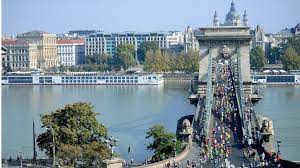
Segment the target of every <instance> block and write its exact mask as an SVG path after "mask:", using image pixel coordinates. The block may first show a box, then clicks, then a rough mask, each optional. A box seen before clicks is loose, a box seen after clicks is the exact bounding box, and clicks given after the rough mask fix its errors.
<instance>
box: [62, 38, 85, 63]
mask: <svg viewBox="0 0 300 168" xmlns="http://www.w3.org/2000/svg"><path fill="white" fill-rule="evenodd" d="M57 55H58V58H59V61H60V64H61V65H63V66H73V65H78V64H83V62H84V39H61V40H57Z"/></svg>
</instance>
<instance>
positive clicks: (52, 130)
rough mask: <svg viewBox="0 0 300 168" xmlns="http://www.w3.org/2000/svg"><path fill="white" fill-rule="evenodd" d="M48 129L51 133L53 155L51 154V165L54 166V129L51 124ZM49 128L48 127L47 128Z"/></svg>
mask: <svg viewBox="0 0 300 168" xmlns="http://www.w3.org/2000/svg"><path fill="white" fill-rule="evenodd" d="M50 129H51V130H50V131H51V134H52V153H53V156H52V159H53V163H52V166H53V167H55V166H56V159H55V139H54V129H53V127H52V125H51V126H50ZM48 130H49V128H48Z"/></svg>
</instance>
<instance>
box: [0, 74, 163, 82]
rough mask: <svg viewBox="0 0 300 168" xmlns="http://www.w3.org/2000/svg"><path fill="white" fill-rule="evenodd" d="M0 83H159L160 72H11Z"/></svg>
mask: <svg viewBox="0 0 300 168" xmlns="http://www.w3.org/2000/svg"><path fill="white" fill-rule="evenodd" d="M1 82H2V85H160V84H163V76H162V75H161V74H140V73H139V74H101V73H98V72H71V73H66V74H44V73H33V72H12V73H8V74H7V75H4V76H2V80H1Z"/></svg>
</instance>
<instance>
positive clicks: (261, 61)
mask: <svg viewBox="0 0 300 168" xmlns="http://www.w3.org/2000/svg"><path fill="white" fill-rule="evenodd" d="M265 63H266V57H265V53H264V51H263V49H262V48H261V47H255V48H252V49H251V51H250V66H251V68H253V69H255V70H260V69H261V68H262V67H263V66H264V65H265Z"/></svg>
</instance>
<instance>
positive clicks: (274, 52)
mask: <svg viewBox="0 0 300 168" xmlns="http://www.w3.org/2000/svg"><path fill="white" fill-rule="evenodd" d="M268 60H269V63H271V64H276V63H277V62H278V60H280V48H279V47H272V48H271V49H270V56H269V58H268Z"/></svg>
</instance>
